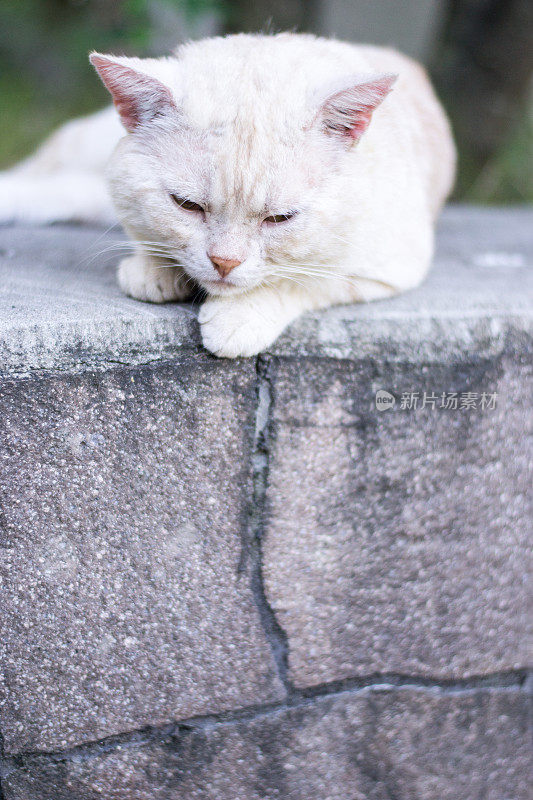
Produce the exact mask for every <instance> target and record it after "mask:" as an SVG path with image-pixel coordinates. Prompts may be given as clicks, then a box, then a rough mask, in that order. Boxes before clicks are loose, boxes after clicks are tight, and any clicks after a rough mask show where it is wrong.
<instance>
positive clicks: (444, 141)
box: [0, 34, 455, 357]
mask: <svg viewBox="0 0 533 800" xmlns="http://www.w3.org/2000/svg"><path fill="white" fill-rule="evenodd" d="M92 61H93V64H94V65H95V67H96V68H97V70H98V71H99V73H100V75H101V77H102V79H103V80H104V82H105V83H106V85H107V87H108V88H109V90H110V91H111V93H112V95H113V99H114V101H115V105H116V106H117V109H118V110H119V113H120V115H121V118H122V122H123V124H124V126H125V127H126V128H127V129H128V130H129V131H130V133H129V135H128V136H126V137H124V138H122V139H121V136H122V135H123V134H124V130H123V129H121V127H120V125H119V123H118V116H117V115H116V113H115V112H114V111H110V110H106V111H103V112H100V113H99V114H98V115H93V116H92V117H90V118H87V119H86V120H78V121H75V122H73V123H69V125H68V126H65V128H63V129H61V130H60V131H59V132H58V133H56V134H55V135H54V136H53V137H52V138H51V140H49V141H48V142H47V143H46V144H45V145H44V146H43V147H42V148H41V150H40V151H38V152H37V153H36V154H35V156H33V157H32V158H30V159H28V161H26V162H25V163H24V164H22V165H20V166H19V167H17V168H16V169H14V170H11V171H10V172H9V173H5V174H4V175H3V176H2V177H0V192H1V193H2V200H1V201H0V219H4V220H7V219H25V220H32V221H36V222H47V221H52V220H60V219H73V218H74V219H85V220H89V221H104V222H108V221H112V219H113V210H112V207H111V205H110V203H109V201H108V199H107V194H106V190H105V184H104V178H103V173H104V169H105V165H106V162H107V160H108V157H109V154H110V153H111V151H112V150H113V148H114V147H115V145H116V143H117V141H118V140H119V139H121V141H120V143H119V145H118V147H116V149H115V152H114V155H113V157H112V159H111V163H110V166H109V167H108V168H107V175H108V180H109V185H110V188H111V194H112V197H113V200H114V204H115V207H116V209H117V211H118V216H119V218H120V220H121V222H122V223H123V225H124V227H125V229H126V231H127V232H128V233H129V234H130V236H131V237H132V239H134V240H135V241H136V242H138V245H137V249H136V254H135V255H134V256H131V257H129V258H127V259H125V260H124V261H123V262H122V263H121V265H120V267H119V282H120V284H121V286H122V288H123V289H124V290H125V291H126V292H127V293H128V294H131V295H132V296H133V297H136V298H138V299H141V300H150V301H153V302H162V301H167V300H176V299H178V300H179V299H183V298H184V297H186V296H187V294H188V291H189V289H190V286H191V279H192V280H193V281H194V282H195V284H200V285H201V286H202V287H203V288H204V289H205V290H206V291H207V293H208V295H209V296H208V298H207V300H206V301H205V302H204V304H203V307H202V309H201V310H200V324H201V328H202V338H203V341H204V344H205V345H206V347H207V348H208V349H209V350H211V351H212V352H214V353H216V354H217V355H222V356H230V357H232V356H239V355H252V354H254V353H257V352H259V351H260V350H262V349H264V348H265V347H267V346H268V345H269V344H271V342H272V341H273V340H274V339H275V338H276V337H277V336H278V335H279V333H280V332H281V331H282V330H283V328H284V327H285V326H286V325H287V324H288V323H289V322H290V321H291V320H292V319H294V318H295V317H296V316H298V315H299V314H300V313H302V312H303V311H306V310H310V309H316V308H323V307H325V306H328V305H331V304H334V303H349V302H353V301H365V300H373V299H379V298H384V297H389V296H391V295H393V294H395V293H397V292H400V291H403V290H405V289H409V288H412V287H414V286H416V285H417V284H418V283H419V282H420V281H421V280H422V278H423V277H424V275H425V273H426V271H427V269H428V267H429V264H430V262H431V257H432V251H433V224H434V220H435V217H436V215H437V213H438V211H439V209H440V207H441V205H442V203H443V202H444V200H445V198H446V196H447V194H448V192H449V190H450V188H451V185H452V182H453V175H454V166H455V154H454V147H453V142H452V138H451V134H450V130H449V126H448V123H447V121H446V118H445V116H444V113H443V112H442V109H441V107H440V106H439V104H438V102H437V100H436V98H435V96H434V94H433V91H432V89H431V86H430V84H429V82H428V80H427V78H426V76H425V74H424V72H423V70H422V69H421V68H420V67H419V66H418V65H417V64H416V63H414V62H412V61H411V60H409V59H407V58H405V57H404V56H401V55H400V54H398V53H396V52H394V51H391V50H386V49H382V48H378V47H367V46H354V45H348V44H344V43H341V42H334V41H327V40H323V39H315V38H314V37H311V36H301V35H295V34H281V35H278V36H247V35H240V36H234V37H227V38H219V39H211V40H205V41H202V42H196V43H193V44H189V45H185V46H184V47H181V48H180V49H179V50H178V51H177V53H176V56H175V57H172V58H169V59H149V60H139V59H126V58H118V59H116V58H113V57H107V56H105V57H104V56H98V55H94V56H93V57H92ZM395 76H398V78H397V80H396V81H395ZM391 89H392V91H391ZM389 92H390V94H389ZM382 101H383V102H382ZM143 243H144V244H143ZM173 264H180V265H183V266H172V265H173Z"/></svg>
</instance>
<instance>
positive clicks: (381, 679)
mask: <svg viewBox="0 0 533 800" xmlns="http://www.w3.org/2000/svg"><path fill="white" fill-rule="evenodd" d="M532 679H533V671H531V672H528V670H525V669H524V670H518V671H512V672H502V673H493V674H490V675H480V676H476V677H472V678H466V679H461V680H455V681H453V680H449V681H440V682H436V681H432V680H431V679H430V678H414V677H410V676H405V675H392V674H384V675H373V676H370V677H362V678H349V679H346V680H345V681H337V682H335V683H332V684H323V685H321V686H315V687H310V688H309V689H304V690H298V689H294V690H293V692H292V694H291V696H290V697H288V698H287V700H286V701H280V702H276V703H266V704H260V705H253V706H247V707H245V708H241V709H237V710H235V711H226V712H221V713H218V714H208V715H199V716H196V717H190V718H188V719H183V720H179V721H176V722H171V723H168V724H166V725H162V726H148V727H145V728H142V729H139V730H135V731H129V732H127V733H121V734H116V735H114V736H109V737H106V738H104V739H100V740H99V741H95V742H87V743H85V744H80V745H75V746H74V747H71V748H68V749H66V750H60V751H55V752H50V751H46V750H38V751H28V752H24V753H18V754H16V755H12V756H6V757H4V758H3V759H2V761H1V763H0V779H1V778H2V777H7V775H9V773H10V772H13V770H15V769H17V768H21V767H24V765H25V763H26V762H30V761H31V760H32V759H35V758H47V759H49V760H50V761H51V762H52V763H59V762H66V761H75V762H81V761H86V760H90V759H92V758H96V757H98V756H100V755H104V754H106V753H110V752H113V751H114V750H117V749H124V748H135V747H142V746H144V745H146V744H149V743H150V742H153V741H158V742H163V741H165V740H167V739H176V738H181V737H184V736H187V735H188V734H190V733H193V732H195V731H202V730H203V731H205V730H209V729H213V728H216V727H218V726H222V725H231V724H236V723H239V722H246V721H252V720H255V719H260V718H261V717H267V716H269V715H271V714H275V713H278V712H283V711H288V710H290V709H294V708H302V707H305V706H312V705H313V704H314V703H315V702H316V701H317V700H322V699H326V698H328V697H329V698H332V699H334V698H337V697H339V696H341V695H346V694H349V695H351V696H354V695H358V694H363V693H368V692H380V691H401V690H409V691H417V692H428V693H432V694H435V693H436V694H439V695H449V694H455V695H465V694H472V693H473V692H513V693H521V694H522V693H523V694H526V695H527V694H529V693H530V683H531V681H532ZM1 797H2V795H1V794H0V798H1Z"/></svg>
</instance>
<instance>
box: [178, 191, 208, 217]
mask: <svg viewBox="0 0 533 800" xmlns="http://www.w3.org/2000/svg"><path fill="white" fill-rule="evenodd" d="M170 196H171V198H172V199H173V200H174V202H175V203H176V205H178V206H179V207H180V208H183V210H184V211H196V212H197V213H200V214H203V213H204V209H203V208H202V206H201V205H198V203H193V201H192V200H187V198H186V197H180V196H179V195H177V194H171V195H170Z"/></svg>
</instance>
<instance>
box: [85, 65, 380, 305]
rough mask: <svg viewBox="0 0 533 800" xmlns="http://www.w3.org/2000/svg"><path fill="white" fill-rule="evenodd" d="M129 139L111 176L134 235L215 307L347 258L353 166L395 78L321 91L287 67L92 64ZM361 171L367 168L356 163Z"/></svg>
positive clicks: (341, 83) (347, 81) (331, 84)
mask: <svg viewBox="0 0 533 800" xmlns="http://www.w3.org/2000/svg"><path fill="white" fill-rule="evenodd" d="M91 62H92V64H93V65H94V66H95V68H96V69H97V71H98V73H99V74H100V77H101V78H102V80H103V82H104V84H105V85H106V87H107V88H108V89H109V91H110V92H111V95H112V97H113V100H114V103H115V106H116V108H117V111H118V113H119V115H120V118H121V120H122V123H123V125H124V127H125V128H126V130H127V131H128V133H129V135H128V136H126V137H125V138H124V139H122V140H121V142H120V144H119V146H118V148H117V150H116V151H115V154H114V156H113V158H112V161H111V164H110V168H109V183H110V188H111V193H112V196H113V200H114V203H115V206H116V208H117V211H118V213H119V216H120V218H121V220H122V222H123V224H124V226H125V228H126V230H127V231H128V232H129V233H130V235H132V236H133V237H134V238H135V239H137V240H138V241H139V242H146V245H145V247H146V251H147V252H153V253H157V252H159V253H165V254H168V256H169V258H170V259H171V261H175V262H177V263H180V264H182V265H183V266H184V267H185V269H186V271H187V273H188V274H189V275H190V276H191V277H192V278H193V279H195V281H196V282H198V283H199V284H200V285H201V286H203V287H204V288H205V289H206V290H207V291H208V292H209V293H210V294H226V293H235V292H239V291H246V290H248V289H251V288H253V287H255V286H257V285H259V284H261V283H266V284H269V283H273V282H275V281H276V280H278V279H279V278H281V277H288V278H290V279H292V280H296V281H297V280H298V275H299V273H301V272H303V271H305V272H307V273H308V274H315V275H316V276H317V277H319V276H320V274H321V270H322V265H323V264H327V263H332V262H335V259H336V258H338V259H339V260H340V259H341V258H342V253H343V250H344V247H345V244H344V243H343V242H344V241H345V240H344V239H343V237H342V235H341V234H340V233H339V232H340V231H343V230H345V228H346V219H347V217H350V215H351V214H353V209H347V208H346V202H345V191H344V186H345V182H346V181H347V180H353V173H352V170H353V165H352V166H350V165H349V163H348V160H347V154H348V153H349V151H350V150H351V148H352V146H353V145H354V144H355V143H357V142H358V140H359V139H360V138H361V136H362V135H363V133H364V132H365V130H366V128H367V126H368V124H369V122H370V119H371V115H372V112H373V111H374V109H375V108H376V107H377V106H378V105H379V103H380V102H381V101H382V100H383V99H384V97H385V96H386V95H387V93H388V92H389V91H390V89H391V87H392V84H393V83H394V80H395V76H392V75H377V76H372V77H368V76H367V77H366V78H365V77H359V78H357V77H354V76H348V77H341V78H339V79H334V80H333V81H332V80H331V79H330V80H329V81H328V85H327V86H324V85H323V84H319V85H316V86H309V83H308V80H306V76H305V75H304V74H300V73H295V74H293V75H292V76H290V78H291V79H290V82H288V81H287V77H288V76H287V74H284V73H283V72H280V71H279V69H278V68H277V67H276V64H275V63H272V64H271V65H270V68H269V65H268V64H264V65H263V69H262V70H261V64H260V63H259V64H257V63H256V64H255V65H254V64H247V63H246V62H244V63H242V62H237V61H235V60H232V58H227V59H225V58H224V57H223V54H222V57H221V59H220V60H216V59H215V60H213V61H212V63H203V62H202V60H201V59H200V58H195V59H194V58H193V59H189V61H187V59H184V60H181V59H175V58H171V59H143V60H141V59H134V58H125V57H113V56H103V55H99V54H97V53H94V54H92V56H91ZM352 161H353V159H352Z"/></svg>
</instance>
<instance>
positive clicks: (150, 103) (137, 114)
mask: <svg viewBox="0 0 533 800" xmlns="http://www.w3.org/2000/svg"><path fill="white" fill-rule="evenodd" d="M90 61H91V64H92V65H93V66H94V67H95V69H96V70H97V72H98V74H99V75H100V78H101V79H102V82H103V83H104V85H105V87H106V89H107V90H108V91H109V92H110V94H111V97H112V98H113V103H114V104H115V107H116V109H117V111H118V113H119V115H120V119H121V121H122V124H123V125H124V127H125V128H126V130H128V131H130V132H131V131H133V130H135V128H137V127H138V125H140V124H141V123H142V122H147V121H149V120H150V119H153V118H154V117H156V116H158V115H159V114H160V113H161V112H162V111H163V110H165V109H168V108H174V109H175V104H174V100H173V97H172V95H171V93H170V90H169V89H167V87H166V86H164V85H163V84H162V83H160V82H159V81H158V80H156V79H155V78H151V77H150V76H149V75H144V74H143V73H141V72H137V70H134V69H131V67H127V66H125V65H123V64H120V63H118V62H116V61H113V60H111V59H109V58H106V57H105V56H99V55H97V54H96V53H95V54H93V55H91V56H90Z"/></svg>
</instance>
